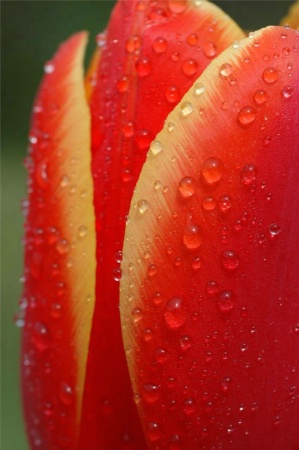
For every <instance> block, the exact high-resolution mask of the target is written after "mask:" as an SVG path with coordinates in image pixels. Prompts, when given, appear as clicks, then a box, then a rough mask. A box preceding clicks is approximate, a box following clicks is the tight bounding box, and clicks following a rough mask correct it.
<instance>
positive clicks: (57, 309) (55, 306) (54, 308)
mask: <svg viewBox="0 0 299 450" xmlns="http://www.w3.org/2000/svg"><path fill="white" fill-rule="evenodd" d="M61 314H62V306H61V304H60V303H56V302H55V303H52V305H51V311H50V315H51V317H53V319H59V318H60V317H61Z"/></svg>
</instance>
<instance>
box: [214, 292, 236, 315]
mask: <svg viewBox="0 0 299 450" xmlns="http://www.w3.org/2000/svg"><path fill="white" fill-rule="evenodd" d="M217 304H218V308H219V311H220V312H222V313H229V312H230V311H232V309H233V308H234V305H235V301H234V295H233V293H232V291H221V292H220V293H219V295H218V301H217Z"/></svg>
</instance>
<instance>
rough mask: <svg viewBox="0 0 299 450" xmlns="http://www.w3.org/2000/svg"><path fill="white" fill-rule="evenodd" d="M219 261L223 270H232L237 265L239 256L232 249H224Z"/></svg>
mask: <svg viewBox="0 0 299 450" xmlns="http://www.w3.org/2000/svg"><path fill="white" fill-rule="evenodd" d="M221 263H222V266H223V268H224V269H225V270H228V271H234V270H236V269H237V268H238V267H239V264H240V260H239V256H238V254H237V253H236V252H235V251H234V250H225V251H224V252H223V253H222V256H221Z"/></svg>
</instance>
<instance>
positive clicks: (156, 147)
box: [150, 140, 164, 156]
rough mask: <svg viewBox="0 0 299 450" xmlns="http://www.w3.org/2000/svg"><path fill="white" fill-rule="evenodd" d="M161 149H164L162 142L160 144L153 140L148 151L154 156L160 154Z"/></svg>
mask: <svg viewBox="0 0 299 450" xmlns="http://www.w3.org/2000/svg"><path fill="white" fill-rule="evenodd" d="M163 149H164V146H163V144H162V142H160V141H158V140H154V141H153V142H152V143H151V145H150V151H151V153H152V154H153V155H154V156H156V155H158V154H159V153H161V152H162V150H163Z"/></svg>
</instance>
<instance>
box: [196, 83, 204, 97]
mask: <svg viewBox="0 0 299 450" xmlns="http://www.w3.org/2000/svg"><path fill="white" fill-rule="evenodd" d="M205 90H206V88H205V87H204V86H203V85H202V84H200V83H195V84H194V86H193V95H194V96H196V97H199V96H200V95H201V94H203V93H204V91H205Z"/></svg>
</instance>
